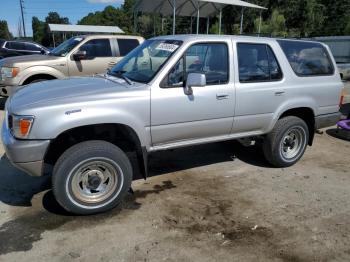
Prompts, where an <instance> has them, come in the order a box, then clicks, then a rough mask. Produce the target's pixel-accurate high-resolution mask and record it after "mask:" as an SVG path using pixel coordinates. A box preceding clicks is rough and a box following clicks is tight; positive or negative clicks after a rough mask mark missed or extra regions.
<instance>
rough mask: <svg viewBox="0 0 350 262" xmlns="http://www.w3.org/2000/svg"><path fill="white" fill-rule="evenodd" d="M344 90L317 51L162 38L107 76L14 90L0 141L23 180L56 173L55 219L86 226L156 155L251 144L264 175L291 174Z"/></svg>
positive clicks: (236, 39) (272, 42)
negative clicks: (73, 219) (262, 160)
mask: <svg viewBox="0 0 350 262" xmlns="http://www.w3.org/2000/svg"><path fill="white" fill-rule="evenodd" d="M342 86H343V84H342V82H341V79H340V75H339V72H338V71H337V68H336V65H335V61H334V58H333V56H332V55H331V53H330V51H329V48H328V47H327V46H326V45H324V44H321V43H318V42H311V41H299V40H286V39H273V38H257V37H244V36H222V35H220V36H215V35H195V36H193V35H174V36H162V37H156V38H152V39H150V40H146V41H145V42H143V43H142V44H141V45H140V46H138V47H137V48H135V49H134V50H133V51H131V52H130V53H129V54H128V55H127V56H125V57H124V58H123V59H122V60H121V61H120V62H119V63H118V64H117V65H116V66H114V67H113V68H112V69H111V70H110V71H109V72H108V73H106V74H104V75H96V76H94V77H86V78H85V77H83V78H71V79H65V80H53V81H46V82H40V83H34V84H31V85H28V86H26V87H24V88H21V89H19V90H18V91H16V92H15V93H14V94H13V95H12V96H11V97H10V98H9V99H8V100H7V102H6V105H5V112H6V118H5V121H4V123H3V128H2V140H3V144H4V147H5V150H6V154H7V156H8V158H9V159H10V161H11V162H12V163H13V164H14V165H15V166H17V167H19V168H21V169H23V170H25V171H26V172H27V173H29V174H31V175H34V176H41V175H42V174H43V170H44V167H46V166H53V171H52V185H53V193H54V195H55V197H56V199H57V201H58V203H60V205H62V207H64V208H65V209H66V210H68V211H70V212H72V213H76V214H92V213H97V212H103V211H106V210H108V209H111V208H113V207H114V206H116V205H117V204H118V203H120V201H122V199H123V198H124V197H125V195H126V193H127V192H128V190H129V189H130V188H131V183H132V180H133V175H134V173H135V171H134V170H141V172H142V174H143V175H144V177H145V178H146V177H147V174H148V156H149V155H150V154H152V152H155V151H159V150H168V149H174V148H179V147H185V146H192V145H198V144H202V143H211V142H216V141H224V140H230V139H242V138H249V139H252V140H258V139H259V141H262V150H263V153H264V155H265V157H266V159H267V161H268V162H269V163H270V164H271V165H273V166H275V167H289V166H291V165H293V164H295V163H296V162H297V161H298V160H299V159H300V158H301V157H302V156H303V154H304V152H305V150H306V147H307V146H308V145H309V146H311V145H312V143H313V139H314V134H315V130H317V129H320V128H324V127H328V126H332V125H334V124H335V123H336V122H337V121H338V120H339V118H340V113H339V103H340V96H341V92H342ZM131 155H133V156H134V157H135V158H136V159H137V161H131V157H130V156H131ZM133 159H134V158H133Z"/></svg>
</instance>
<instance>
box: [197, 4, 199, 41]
mask: <svg viewBox="0 0 350 262" xmlns="http://www.w3.org/2000/svg"><path fill="white" fill-rule="evenodd" d="M198 32H199V1H198V2H197V35H198Z"/></svg>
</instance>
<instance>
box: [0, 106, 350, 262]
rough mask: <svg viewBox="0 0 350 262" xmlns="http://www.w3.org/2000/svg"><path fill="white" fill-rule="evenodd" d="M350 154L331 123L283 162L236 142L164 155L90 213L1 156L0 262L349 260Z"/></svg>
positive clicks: (154, 158) (348, 145) (45, 179)
mask: <svg viewBox="0 0 350 262" xmlns="http://www.w3.org/2000/svg"><path fill="white" fill-rule="evenodd" d="M2 115H3V113H2V112H1V117H3V116H2ZM0 155H3V148H2V146H1V145H0ZM349 156H350V142H349V141H346V140H343V139H339V138H336V137H335V131H334V129H329V130H327V132H325V133H324V134H322V135H316V139H315V144H314V146H313V147H310V148H308V150H307V152H306V154H305V156H304V157H303V158H302V160H301V161H300V162H299V163H298V164H297V165H295V166H293V167H291V168H286V169H279V168H272V167H270V166H269V165H268V164H267V163H266V162H265V160H264V159H263V157H262V155H261V152H260V150H259V149H258V148H255V147H250V148H244V147H242V146H240V145H239V144H238V143H235V142H225V143H215V144H210V145H203V146H198V147H191V148H185V149H180V150H173V151H168V152H162V153H160V154H155V155H154V156H152V158H151V173H152V177H151V178H149V179H148V180H147V181H143V180H137V181H134V183H133V189H134V191H135V193H134V194H133V195H129V197H128V198H127V200H126V201H125V202H124V203H123V204H122V205H121V206H120V207H117V208H115V209H114V210H112V211H110V212H107V213H105V214H100V215H95V216H87V217H83V216H80V217H79V216H71V215H69V214H67V213H66V212H64V211H63V210H62V209H61V208H60V207H59V206H58V205H57V203H56V202H55V201H54V198H53V196H52V192H51V190H50V186H49V185H50V181H49V177H41V178H32V177H29V176H27V175H25V174H23V173H22V172H21V171H19V170H16V169H15V168H13V167H11V165H10V164H9V163H8V161H7V160H6V158H5V157H2V158H1V160H0V181H1V182H0V201H1V202H0V261H72V260H74V261H201V262H202V261H349V260H350V224H349V221H350V202H349V199H350V187H349V185H350V169H349V167H350V164H349V162H350V157H349Z"/></svg>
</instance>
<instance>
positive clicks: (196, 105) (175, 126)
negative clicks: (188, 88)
mask: <svg viewBox="0 0 350 262" xmlns="http://www.w3.org/2000/svg"><path fill="white" fill-rule="evenodd" d="M230 57H232V50H231V43H230V42H217V43H215V42H214V43H199V44H194V45H192V46H190V47H189V48H188V49H187V51H186V52H185V54H184V55H183V56H182V58H180V60H179V61H178V62H177V63H176V64H175V66H174V67H173V68H172V69H171V70H170V72H168V75H167V77H166V78H165V79H164V80H163V81H162V84H161V86H160V87H152V91H151V92H152V94H151V97H152V100H151V101H152V102H151V134H152V143H153V145H161V144H167V143H176V142H181V141H182V142H183V141H186V140H195V139H199V140H200V139H203V138H210V137H216V136H223V135H228V134H229V133H230V130H231V127H232V122H233V115H234V106H235V105H234V103H235V98H234V95H235V93H234V84H233V83H232V82H233V81H230V74H229V72H230V61H229V60H230V59H229V58H230ZM189 73H202V74H205V76H206V86H204V87H192V89H193V94H192V95H186V94H185V93H184V88H183V87H184V84H185V79H186V78H187V75H188V74H189Z"/></svg>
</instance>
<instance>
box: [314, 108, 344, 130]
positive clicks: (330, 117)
mask: <svg viewBox="0 0 350 262" xmlns="http://www.w3.org/2000/svg"><path fill="white" fill-rule="evenodd" d="M340 118H341V113H340V112H336V113H332V114H325V115H320V116H316V117H315V127H316V130H317V129H321V128H325V127H330V126H334V125H335V124H336V123H338V121H339V120H340Z"/></svg>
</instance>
